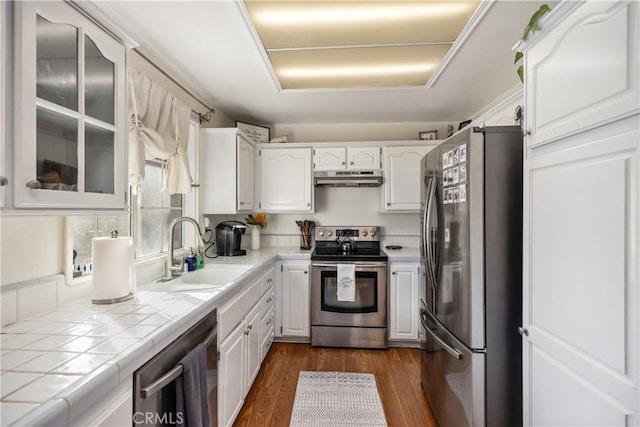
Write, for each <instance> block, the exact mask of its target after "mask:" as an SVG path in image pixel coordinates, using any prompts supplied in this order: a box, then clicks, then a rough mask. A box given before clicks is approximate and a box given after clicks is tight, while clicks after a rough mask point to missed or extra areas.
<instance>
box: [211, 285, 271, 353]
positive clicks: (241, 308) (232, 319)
mask: <svg viewBox="0 0 640 427" xmlns="http://www.w3.org/2000/svg"><path fill="white" fill-rule="evenodd" d="M261 290H262V284H261V279H258V280H256V281H254V282H253V283H252V284H251V285H250V286H249V287H248V288H247V289H245V290H244V291H242V292H241V293H240V295H238V296H237V297H236V298H234V299H232V300H231V301H229V302H228V303H227V304H225V305H224V306H223V307H222V308H221V309H220V326H219V328H220V332H219V334H218V337H219V338H218V339H219V340H220V341H222V340H224V339H225V338H226V337H227V335H229V334H230V333H231V331H233V329H234V328H235V327H236V326H237V325H238V324H239V323H240V322H241V321H242V319H243V318H244V317H245V316H246V315H247V313H248V312H249V310H251V308H252V307H253V306H255V305H256V304H257V303H258V301H260V291H261Z"/></svg>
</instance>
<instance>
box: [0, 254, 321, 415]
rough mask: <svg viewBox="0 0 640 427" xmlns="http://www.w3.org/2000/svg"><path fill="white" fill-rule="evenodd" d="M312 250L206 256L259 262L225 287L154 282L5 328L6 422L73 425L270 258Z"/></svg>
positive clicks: (1, 388) (1, 378)
mask: <svg viewBox="0 0 640 427" xmlns="http://www.w3.org/2000/svg"><path fill="white" fill-rule="evenodd" d="M310 255H311V251H302V250H300V249H298V248H286V247H285V248H282V247H279V248H278V247H267V248H263V249H261V250H258V251H250V250H248V251H247V255H246V256H241V257H218V258H215V259H207V260H206V265H205V268H207V267H206V266H207V265H211V264H213V265H215V264H236V265H239V264H244V265H247V264H248V265H251V266H252V267H251V268H250V269H248V270H247V271H246V272H245V273H244V274H242V275H241V276H239V277H238V278H236V279H234V280H233V281H232V282H230V283H229V284H228V285H226V286H224V287H220V288H215V289H201V290H189V291H175V292H168V291H163V287H162V286H163V284H161V283H156V282H152V283H148V284H146V285H143V286H141V287H140V288H139V290H138V293H137V295H136V297H135V298H134V299H132V300H130V301H126V302H123V303H119V304H112V305H95V304H92V303H91V301H90V300H82V301H77V302H75V303H72V304H69V305H66V306H63V307H59V308H57V309H56V310H55V311H52V312H49V313H46V314H43V315H40V316H37V317H34V318H30V319H27V320H24V321H21V322H18V323H15V324H13V325H10V326H7V327H4V328H2V331H1V332H2V333H1V334H0V392H1V396H0V397H1V401H0V414H1V423H0V424H1V425H2V426H9V425H25V426H37V425H46V426H53V425H68V424H69V423H71V422H72V421H73V420H77V418H78V416H79V415H82V414H83V413H85V412H86V411H87V410H88V409H89V408H92V407H94V406H98V405H100V402H101V399H102V398H103V397H104V396H106V395H107V394H108V393H110V392H111V391H112V390H115V389H116V388H117V387H118V385H119V384H120V385H121V386H122V384H123V382H126V383H128V384H130V383H131V374H132V373H133V372H134V371H135V370H136V369H138V368H139V367H140V366H142V365H143V364H144V363H145V362H146V361H147V360H149V359H150V358H151V357H152V356H153V355H154V354H156V353H158V352H159V351H160V350H162V349H163V348H164V347H165V346H166V345H168V344H169V343H170V342H172V341H173V340H175V339H176V338H178V336H180V334H182V333H184V332H185V331H186V330H187V329H189V328H190V327H191V326H193V325H194V324H195V323H197V322H198V321H199V320H200V319H201V318H203V317H204V316H205V315H206V314H208V313H210V312H211V310H213V309H214V308H217V307H220V306H221V305H222V304H224V303H225V302H226V301H228V300H229V299H230V298H232V297H233V296H235V295H236V294H237V293H238V292H239V291H240V290H241V289H242V288H243V284H247V285H248V284H249V283H250V280H251V278H253V277H254V276H255V277H258V276H259V275H260V274H262V273H263V271H264V270H265V268H266V267H267V264H268V263H270V262H272V261H275V260H276V259H309V258H310ZM183 274H185V275H188V274H189V273H183ZM167 283H172V282H167ZM125 387H126V385H125Z"/></svg>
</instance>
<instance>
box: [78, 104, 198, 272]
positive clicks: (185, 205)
mask: <svg viewBox="0 0 640 427" xmlns="http://www.w3.org/2000/svg"><path fill="white" fill-rule="evenodd" d="M199 130H200V125H199V122H198V118H197V116H194V117H192V119H191V122H190V124H189V146H188V155H189V166H190V168H191V175H192V176H197V169H196V168H197V149H198V133H199ZM163 166H164V165H163V163H162V162H161V161H157V160H151V161H147V162H146V167H145V180H144V183H143V184H142V189H141V191H140V194H139V195H137V196H133V195H132V196H131V206H132V209H131V212H132V214H131V215H130V214H121V215H101V216H70V217H68V218H67V242H68V244H67V248H68V249H67V251H68V255H67V258H68V260H69V261H68V262H67V268H66V270H67V271H66V274H67V279H68V280H67V282H68V283H70V280H71V279H72V278H74V277H79V276H87V275H88V274H91V268H92V259H91V239H93V238H94V237H103V236H109V235H110V233H111V231H112V230H117V231H118V235H119V236H131V235H132V236H133V237H134V244H135V247H136V259H138V260H140V259H142V260H150V259H154V258H157V257H159V256H160V257H161V256H163V255H164V254H165V253H166V251H167V250H168V246H169V245H168V241H169V224H170V223H171V221H172V220H173V219H174V218H177V217H180V216H183V215H188V216H191V217H193V218H196V219H197V217H198V204H197V200H198V195H197V190H198V188H197V187H193V188H192V191H191V193H189V194H186V195H184V196H183V195H180V194H174V195H168V194H164V193H163V192H162V181H163ZM195 241H196V240H195V232H194V230H193V229H192V227H190V226H189V227H188V228H187V227H185V228H184V230H183V229H182V226H181V225H178V226H177V227H176V229H175V233H174V248H182V247H189V246H192V245H194V242H195ZM72 272H73V274H72Z"/></svg>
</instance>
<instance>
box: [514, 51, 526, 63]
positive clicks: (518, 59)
mask: <svg viewBox="0 0 640 427" xmlns="http://www.w3.org/2000/svg"><path fill="white" fill-rule="evenodd" d="M523 56H524V54H523V53H522V52H516V58H515V59H514V60H513V63H514V64H515V63H516V62H518V61H520V60H521V59H522V57H523Z"/></svg>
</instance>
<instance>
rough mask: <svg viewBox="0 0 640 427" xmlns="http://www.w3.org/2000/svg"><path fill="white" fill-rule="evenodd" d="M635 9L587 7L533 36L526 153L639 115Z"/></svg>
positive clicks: (528, 68) (618, 5)
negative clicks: (535, 147)
mask: <svg viewBox="0 0 640 427" xmlns="http://www.w3.org/2000/svg"><path fill="white" fill-rule="evenodd" d="M638 6H639V5H638V3H636V2H633V1H632V2H624V1H620V2H598V1H595V2H589V3H587V4H585V5H583V6H582V7H580V8H578V9H577V10H576V11H575V12H574V13H571V15H569V16H568V17H567V19H564V20H563V21H562V22H560V23H559V24H558V25H555V26H553V27H552V28H549V29H547V28H545V27H544V25H543V28H542V29H541V31H539V32H537V33H536V35H542V34H544V37H541V38H540V39H534V41H533V42H532V45H531V46H530V47H529V48H527V49H526V53H525V105H526V108H525V114H526V123H525V124H526V130H527V132H528V133H530V134H529V135H528V136H527V138H526V142H527V146H528V147H529V148H531V147H534V146H537V145H540V144H543V143H546V142H551V141H554V140H557V139H559V138H562V137H563V136H566V135H569V134H572V133H576V132H580V131H584V130H587V129H590V128H594V127H597V126H600V125H602V124H604V123H607V122H610V121H613V120H618V119H621V118H624V117H629V116H631V115H632V114H637V113H638V111H639V107H640V92H639V90H638V85H639V84H640V82H638V79H637V78H634V76H637V75H638V54H639V52H640V46H639V45H638V39H639V38H638V12H637V9H638ZM558 7H559V6H558ZM550 17H551V15H550ZM594 64H597V66H594ZM558 94H562V96H558Z"/></svg>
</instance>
